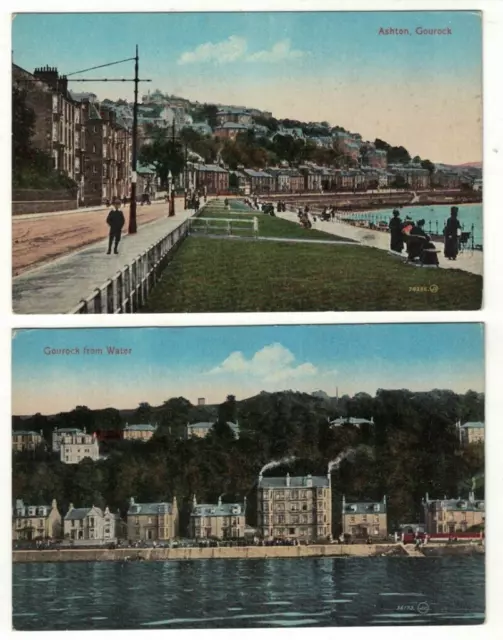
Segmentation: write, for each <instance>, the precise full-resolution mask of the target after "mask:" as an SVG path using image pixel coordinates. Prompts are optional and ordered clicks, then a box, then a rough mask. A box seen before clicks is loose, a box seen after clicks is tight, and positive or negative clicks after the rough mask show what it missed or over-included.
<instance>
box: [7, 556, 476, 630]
mask: <svg viewBox="0 0 503 640" xmlns="http://www.w3.org/2000/svg"><path fill="white" fill-rule="evenodd" d="M484 581H485V575H484V556H482V555H481V556H465V557H446V558H362V559H360V558H320V559H315V558H305V559H304V558H292V559H276V560H270V559H267V560H266V559H265V560H192V561H190V560H189V561H171V562H145V563H125V564H122V563H119V562H93V563H91V562H90V563H87V562H86V563H84V562H74V563H51V564H43V563H28V564H15V565H14V567H13V609H14V611H13V626H14V628H15V629H18V630H57V629H59V630H63V629H73V630H78V629H158V628H172V629H183V628H194V629H195V628H240V627H257V628H258V627H276V628H278V627H299V626H306V627H317V626H357V625H390V624H393V625H411V624H412V625H417V624H436V625H441V624H477V623H482V622H483V620H484V610H485V600H484Z"/></svg>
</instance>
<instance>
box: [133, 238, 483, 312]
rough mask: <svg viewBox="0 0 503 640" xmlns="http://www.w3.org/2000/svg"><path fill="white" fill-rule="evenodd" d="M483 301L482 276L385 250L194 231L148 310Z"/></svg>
mask: <svg viewBox="0 0 503 640" xmlns="http://www.w3.org/2000/svg"><path fill="white" fill-rule="evenodd" d="M430 287H431V289H430ZM435 288H438V289H437V290H436V291H435ZM481 299H482V278H481V277H480V276H476V275H473V274H471V273H466V272H463V271H457V270H453V269H421V268H416V267H412V266H408V265H405V264H402V263H401V262H396V261H395V260H393V259H392V258H390V257H389V256H388V255H387V254H386V253H385V252H383V251H380V250H379V249H373V248H369V247H362V246H355V247H352V246H349V245H334V246H330V245H324V244H321V245H309V244H291V243H286V242H264V241H262V242H261V241H260V240H257V241H253V240H249V241H242V240H225V239H212V238H202V237H191V238H190V237H189V238H187V239H186V240H185V241H184V242H183V243H182V245H181V246H180V248H179V250H178V251H177V253H176V254H175V255H174V258H173V260H172V262H171V263H170V264H169V266H168V267H167V268H166V269H165V271H164V273H163V275H162V277H161V279H160V281H159V283H158V284H157V285H156V287H155V288H154V290H153V291H152V293H151V295H150V297H149V301H148V304H147V306H146V307H144V308H143V309H142V312H143V313H185V312H199V313H208V312H236V311H434V310H473V309H478V308H480V305H481Z"/></svg>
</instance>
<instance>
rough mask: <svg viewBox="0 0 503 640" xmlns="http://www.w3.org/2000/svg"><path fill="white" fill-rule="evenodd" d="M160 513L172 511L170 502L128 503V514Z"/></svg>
mask: <svg viewBox="0 0 503 640" xmlns="http://www.w3.org/2000/svg"><path fill="white" fill-rule="evenodd" d="M160 513H169V514H172V513H173V503H172V502H134V503H133V504H130V505H129V509H128V512H127V514H128V516H157V515H159V514H160Z"/></svg>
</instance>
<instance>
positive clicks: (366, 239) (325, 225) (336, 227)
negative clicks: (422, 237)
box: [276, 211, 484, 276]
mask: <svg viewBox="0 0 503 640" xmlns="http://www.w3.org/2000/svg"><path fill="white" fill-rule="evenodd" d="M276 215H277V216H278V217H279V218H284V219H285V220H290V221H291V222H296V223H297V224H298V218H297V213H295V212H294V211H285V212H281V213H276ZM313 229H319V230H320V231H326V232H327V233H331V234H334V235H336V236H340V237H342V238H348V239H350V240H356V241H357V242H360V243H361V244H363V245H366V246H368V247H374V248H376V249H382V250H383V251H386V252H389V250H390V247H389V234H388V233H384V232H383V231H374V230H372V229H365V228H362V227H353V226H352V225H350V224H346V223H344V222H338V221H334V222H324V221H322V220H319V219H317V220H316V222H314V223H313ZM434 244H435V246H436V248H437V249H438V250H439V252H440V253H438V254H437V255H438V261H439V265H440V267H441V268H442V269H459V270H461V271H468V272H469V273H474V274H476V275H479V276H481V275H483V270H484V254H483V252H482V251H473V250H471V249H468V250H467V249H465V250H464V251H463V252H462V253H459V254H458V257H457V260H455V261H452V260H447V259H446V258H445V257H444V245H443V243H440V242H435V243H434ZM403 255H404V260H405V258H406V254H405V252H404V254H403ZM391 259H397V258H394V257H391V256H390V260H391ZM411 268H412V267H411Z"/></svg>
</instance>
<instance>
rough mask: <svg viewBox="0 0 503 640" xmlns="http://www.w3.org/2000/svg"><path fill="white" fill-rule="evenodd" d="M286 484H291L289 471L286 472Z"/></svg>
mask: <svg viewBox="0 0 503 640" xmlns="http://www.w3.org/2000/svg"><path fill="white" fill-rule="evenodd" d="M286 486H287V487H289V486H290V474H289V473H287V474H286Z"/></svg>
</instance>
